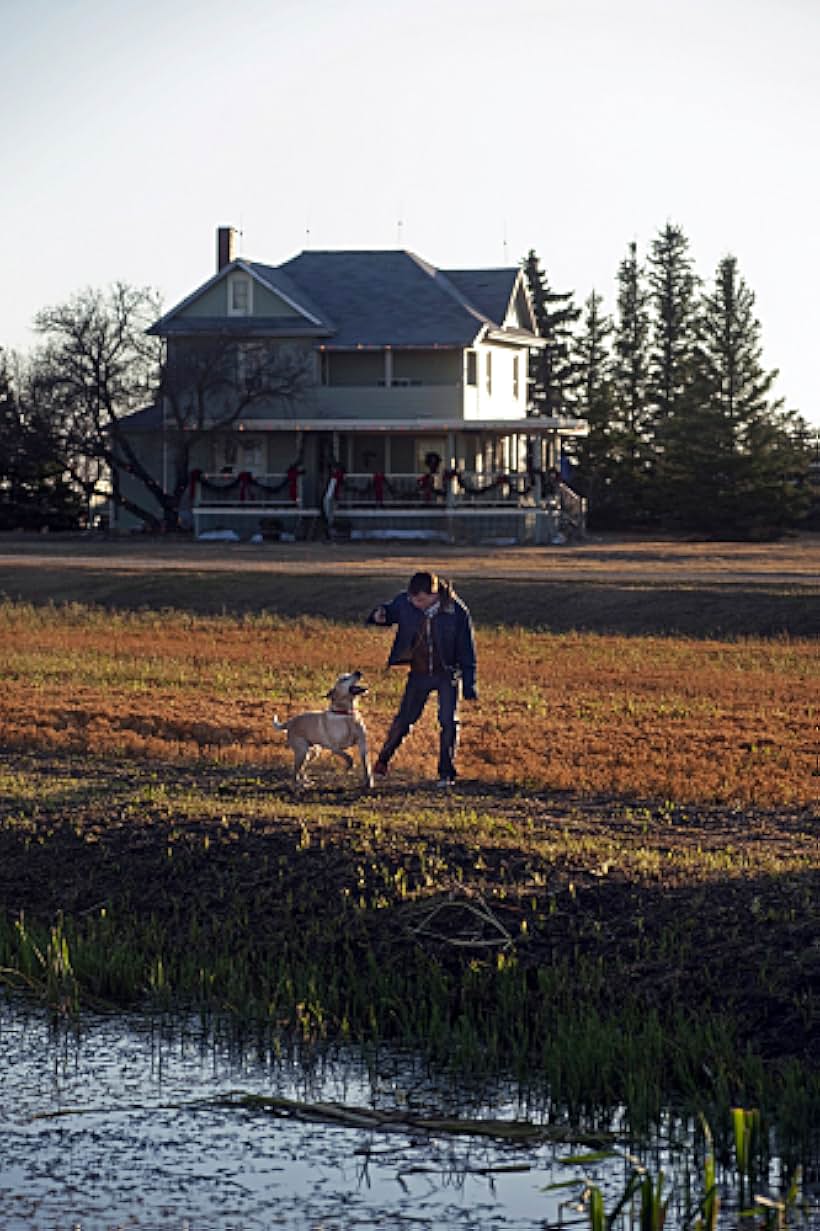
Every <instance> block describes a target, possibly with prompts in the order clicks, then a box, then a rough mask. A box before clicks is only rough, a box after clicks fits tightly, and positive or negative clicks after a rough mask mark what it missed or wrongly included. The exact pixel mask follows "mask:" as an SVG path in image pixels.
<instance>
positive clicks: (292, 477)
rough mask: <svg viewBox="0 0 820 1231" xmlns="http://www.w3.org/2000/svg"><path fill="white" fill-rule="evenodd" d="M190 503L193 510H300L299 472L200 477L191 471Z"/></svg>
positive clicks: (247, 472) (300, 488)
mask: <svg viewBox="0 0 820 1231" xmlns="http://www.w3.org/2000/svg"><path fill="white" fill-rule="evenodd" d="M189 488H190V492H191V504H192V506H193V507H195V508H201V507H202V506H203V505H207V506H208V507H209V508H219V509H233V510H241V509H243V508H247V507H248V506H250V507H252V508H255V509H265V508H283V507H290V508H297V509H301V508H302V507H303V504H304V501H303V493H302V473H301V471H297V470H296V469H295V468H291V469H290V470H288V471H286V472H282V473H279V474H257V475H255V474H251V473H250V472H249V471H242V472H241V473H239V474H224V473H223V474H203V473H202V472H201V471H193V472H192V474H191V479H190V484H189Z"/></svg>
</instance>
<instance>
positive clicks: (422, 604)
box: [407, 573, 439, 611]
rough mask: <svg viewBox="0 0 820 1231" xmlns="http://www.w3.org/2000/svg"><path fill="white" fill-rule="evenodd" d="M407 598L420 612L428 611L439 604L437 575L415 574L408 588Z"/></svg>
mask: <svg viewBox="0 0 820 1231" xmlns="http://www.w3.org/2000/svg"><path fill="white" fill-rule="evenodd" d="M407 597H408V598H409V599H410V602H411V603H412V604H413V606H414V607H416V608H417V609H418V610H419V611H426V610H427V608H428V607H432V605H433V603H437V602H438V599H439V593H438V577H436V575H435V573H414V574H413V576H412V577H411V578H410V582H409V584H408V586H407Z"/></svg>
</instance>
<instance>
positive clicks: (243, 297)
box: [228, 274, 253, 316]
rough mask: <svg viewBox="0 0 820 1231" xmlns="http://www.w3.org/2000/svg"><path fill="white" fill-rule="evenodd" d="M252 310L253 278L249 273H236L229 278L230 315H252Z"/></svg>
mask: <svg viewBox="0 0 820 1231" xmlns="http://www.w3.org/2000/svg"><path fill="white" fill-rule="evenodd" d="M252 310H253V306H252V288H251V280H250V278H249V277H248V275H247V274H234V275H233V277H232V278H230V279H229V280H228V316H250V314H251V312H252Z"/></svg>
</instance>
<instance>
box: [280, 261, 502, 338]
mask: <svg viewBox="0 0 820 1231" xmlns="http://www.w3.org/2000/svg"><path fill="white" fill-rule="evenodd" d="M280 272H284V273H285V274H286V275H287V276H288V278H289V279H290V280H291V282H292V284H293V286H294V287H295V290H294V293H293V297H294V298H295V299H296V301H297V302H298V301H299V291H300V290H304V291H305V292H307V295H308V296H309V297H310V299H311V300H312V301H313V303H315V304H318V305H321V311H322V316H323V318H324V319H325V320H330V321H333V322H335V324H336V326H337V331H336V333H335V334H334V336H333V338H332V339H331V340H330V342H329V343H328V345H330V346H332V347H353V346H436V345H438V346H469V345H470V343H471V342H473V341H474V339H475V337H476V335H477V334H478V332H479V331H480V330H481V328H482V327H483V326H484V325H486V324H500V321H493V320H491V319H490V318H489V317H487V316H486V314H485V313H483V312H482V311H481V310H480V309H479V308H476V307H475V306H474V305H472V304H470V303H469V302H468V300H467V299H466V298H465V296H464V295H463V294H462V292H461V291H460V290H459V288H458V287H457V286H456V285H455V284H454V283H453V282H451V281H450V279H449V278H447V276H446V275H445V274H443V273H442V272H441V271H440V270H437V269H435V268H433V266H431V265H427V264H426V263H425V262H424V261H422V260H420V259H419V257H417V256H414V255H413V254H412V253H410V252H402V251H393V250H387V251H364V252H360V251H350V252H344V251H343V252H320V251H316V252H302V253H300V254H299V256H296V257H294V258H293V259H292V260H290V261H286V262H285V264H284V265H280V266H278V267H277V268H276V269H275V270H273V271H272V274H273V275H276V274H278V273H280Z"/></svg>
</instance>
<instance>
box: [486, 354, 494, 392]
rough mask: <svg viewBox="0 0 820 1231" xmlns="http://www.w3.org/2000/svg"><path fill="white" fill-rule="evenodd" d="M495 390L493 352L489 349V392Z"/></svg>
mask: <svg viewBox="0 0 820 1231" xmlns="http://www.w3.org/2000/svg"><path fill="white" fill-rule="evenodd" d="M492 391H493V353H492V351H487V392H488V393H492Z"/></svg>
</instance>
